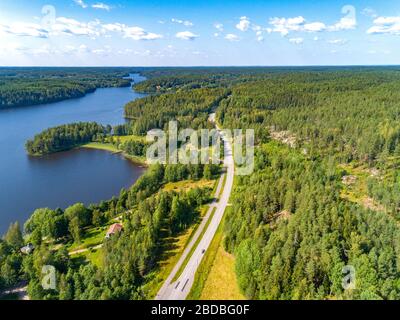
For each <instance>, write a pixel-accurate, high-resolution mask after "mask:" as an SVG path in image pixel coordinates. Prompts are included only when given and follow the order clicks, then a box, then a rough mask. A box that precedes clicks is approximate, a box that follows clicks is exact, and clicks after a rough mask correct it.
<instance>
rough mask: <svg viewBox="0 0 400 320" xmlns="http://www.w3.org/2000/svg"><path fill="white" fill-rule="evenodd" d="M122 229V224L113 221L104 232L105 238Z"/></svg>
mask: <svg viewBox="0 0 400 320" xmlns="http://www.w3.org/2000/svg"><path fill="white" fill-rule="evenodd" d="M123 229H124V227H123V226H122V224H120V223H114V224H113V225H111V226H110V227H109V228H108V231H107V233H106V239H109V238H110V237H111V236H112V235H114V234H116V233H119V232H121V231H122V230H123Z"/></svg>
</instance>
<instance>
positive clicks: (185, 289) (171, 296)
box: [155, 115, 235, 300]
mask: <svg viewBox="0 0 400 320" xmlns="http://www.w3.org/2000/svg"><path fill="white" fill-rule="evenodd" d="M210 119H211V120H213V119H214V116H213V115H211V116H210ZM217 129H218V131H219V133H220V135H221V138H222V141H223V143H224V155H225V157H224V166H225V168H226V173H225V174H224V175H222V176H221V178H220V180H219V183H218V188H217V191H216V195H218V194H220V189H221V188H222V184H223V180H224V176H225V175H226V182H225V186H224V189H223V190H222V193H221V195H220V197H219V200H218V201H214V202H213V203H212V204H211V205H210V208H209V210H208V211H207V214H206V215H205V217H204V219H203V221H202V222H201V224H200V226H199V227H198V229H197V231H196V233H195V235H194V236H193V238H192V240H191V241H190V243H189V245H188V246H187V247H186V249H185V250H184V252H183V253H182V256H181V257H180V259H179V261H178V263H177V264H176V265H175V267H174V268H173V270H172V271H171V273H170V274H169V276H168V278H167V279H166V281H165V282H164V284H163V286H162V287H161V289H160V291H159V292H158V294H157V295H156V297H155V299H156V300H184V299H185V298H186V297H187V295H188V294H189V292H190V289H191V287H192V285H193V282H194V276H195V274H196V271H197V268H198V266H199V265H200V262H201V259H202V258H203V256H204V254H205V251H206V250H207V249H208V247H209V245H210V243H211V241H212V239H213V237H214V235H215V232H216V231H217V229H218V226H219V224H220V222H221V220H222V217H223V215H224V212H225V208H226V206H227V205H228V200H229V197H230V194H231V191H232V186H233V178H234V168H235V166H234V162H233V156H232V145H231V141H230V139H229V138H228V137H227V136H226V135H225V134H224V133H223V132H222V131H221V130H220V129H219V128H218V126H217ZM214 207H215V208H216V209H215V212H214V215H213V216H212V217H211V219H212V220H211V222H210V223H209V225H208V227H207V230H206V231H205V232H204V234H203V237H202V238H201V240H200V242H199V243H198V245H197V247H196V248H195V249H194V251H193V254H192V256H191V257H190V259H189V261H188V262H187V264H186V266H185V269H184V270H183V271H182V273H181V275H180V276H179V278H178V279H177V280H176V281H174V282H172V280H173V279H174V277H175V275H176V274H177V272H178V270H179V268H180V267H181V265H182V264H183V262H184V261H185V259H186V257H187V256H188V254H189V253H190V251H191V250H192V248H193V246H194V245H195V243H196V240H197V239H198V238H199V236H200V235H201V233H202V231H203V229H204V227H205V225H206V224H207V221H208V220H209V219H210V216H211V213H212V211H213V208H214Z"/></svg>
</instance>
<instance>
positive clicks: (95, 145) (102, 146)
mask: <svg viewBox="0 0 400 320" xmlns="http://www.w3.org/2000/svg"><path fill="white" fill-rule="evenodd" d="M119 138H125V137H119ZM81 147H82V148H88V149H97V150H105V151H109V152H112V153H121V154H123V155H124V157H125V158H127V159H129V160H131V161H132V162H134V163H136V164H139V165H146V158H145V157H139V156H132V155H129V154H126V153H125V152H123V151H122V150H120V149H118V148H117V147H116V146H115V145H113V144H111V143H101V142H90V143H87V144H84V145H83V146H81Z"/></svg>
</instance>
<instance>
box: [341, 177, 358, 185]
mask: <svg viewBox="0 0 400 320" xmlns="http://www.w3.org/2000/svg"><path fill="white" fill-rule="evenodd" d="M356 181H357V177H356V176H353V175H348V176H343V177H342V183H343V184H345V185H346V186H350V185H352V184H355V183H356Z"/></svg>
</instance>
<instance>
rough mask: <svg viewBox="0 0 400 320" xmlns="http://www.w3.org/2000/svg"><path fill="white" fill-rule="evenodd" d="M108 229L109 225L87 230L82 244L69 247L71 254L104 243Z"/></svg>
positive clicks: (73, 244)
mask: <svg viewBox="0 0 400 320" xmlns="http://www.w3.org/2000/svg"><path fill="white" fill-rule="evenodd" d="M107 228H108V225H106V226H102V227H97V228H91V229H88V230H86V232H85V234H84V236H83V238H82V240H81V242H80V243H72V244H71V245H70V246H69V247H68V251H69V252H71V251H76V250H81V249H86V248H90V247H94V246H97V245H99V244H101V243H103V240H104V237H105V235H106V230H107Z"/></svg>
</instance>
